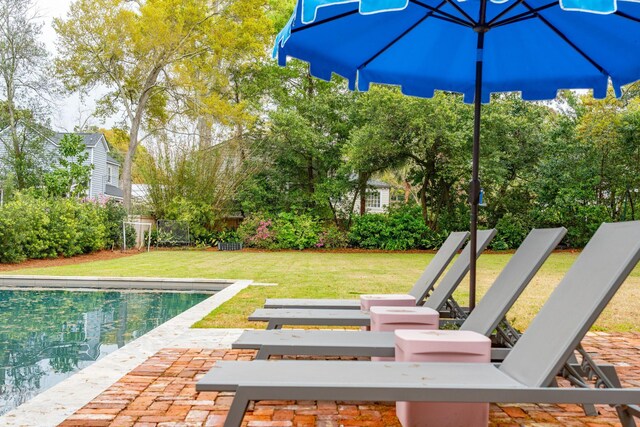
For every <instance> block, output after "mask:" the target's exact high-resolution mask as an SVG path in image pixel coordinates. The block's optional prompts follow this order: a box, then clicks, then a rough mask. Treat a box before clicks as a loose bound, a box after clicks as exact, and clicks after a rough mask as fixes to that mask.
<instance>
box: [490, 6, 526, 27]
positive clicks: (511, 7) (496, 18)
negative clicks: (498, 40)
mask: <svg viewBox="0 0 640 427" xmlns="http://www.w3.org/2000/svg"><path fill="white" fill-rule="evenodd" d="M520 3H522V0H518V1H516V2H514V3H512V4H511V6H509V7H508V8H506V9H505V10H503V11H502V12H500V13H499V14H497V15H496V16H494V17H493V19H491V20H490V21H489V22H487V26H488V27H491V25H492V24H493V23H494V22H496V21H497V20H498V19H500V18H502V17H503V16H504V15H506V14H507V13H509V12H511V11H512V10H513V8H515V7H517V6H518V5H519V4H520Z"/></svg>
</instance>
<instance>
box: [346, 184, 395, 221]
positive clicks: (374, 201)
mask: <svg viewBox="0 0 640 427" xmlns="http://www.w3.org/2000/svg"><path fill="white" fill-rule="evenodd" d="M390 200H391V186H390V185H389V184H387V183H386V182H383V181H378V180H375V179H370V180H369V181H367V192H366V193H365V212H366V213H383V212H384V211H385V209H386V208H387V207H388V206H389V203H390ZM354 210H356V211H359V210H360V206H359V204H358V203H357V202H356V206H355V207H354Z"/></svg>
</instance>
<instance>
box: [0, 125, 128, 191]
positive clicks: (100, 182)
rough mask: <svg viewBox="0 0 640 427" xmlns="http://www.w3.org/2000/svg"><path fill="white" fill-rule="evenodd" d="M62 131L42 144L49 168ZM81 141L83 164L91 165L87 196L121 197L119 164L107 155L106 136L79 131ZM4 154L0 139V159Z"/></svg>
mask: <svg viewBox="0 0 640 427" xmlns="http://www.w3.org/2000/svg"><path fill="white" fill-rule="evenodd" d="M6 133H7V129H4V130H2V131H0V139H2V137H3V134H6ZM64 135H65V134H64V133H53V134H52V135H51V137H47V138H46V141H47V143H46V144H45V146H44V149H45V153H44V156H45V159H44V163H45V164H46V165H49V168H53V167H54V166H55V165H56V164H57V162H58V160H57V157H58V145H57V144H58V141H60V140H61V139H62V138H63V137H64ZM80 135H81V136H82V138H83V142H84V144H85V146H86V150H87V153H88V158H87V160H86V161H85V162H84V164H90V165H92V166H93V168H92V170H91V177H90V180H89V189H88V194H87V196H89V197H99V196H100V195H104V194H106V195H108V196H111V197H116V198H120V199H121V198H122V191H121V190H120V188H119V187H120V184H119V178H120V176H119V175H120V170H119V169H120V164H119V163H118V162H117V161H116V160H115V159H113V158H112V157H111V156H109V145H108V143H107V140H106V138H105V137H104V135H103V134H101V133H81V134H80ZM4 155H6V150H5V146H4V143H2V141H0V160H1V159H2V157H3V156H4ZM107 163H108V164H109V165H110V166H111V171H112V172H111V175H112V180H111V183H110V184H109V187H107V185H108V181H109V168H108V166H107ZM0 171H2V164H1V163H0Z"/></svg>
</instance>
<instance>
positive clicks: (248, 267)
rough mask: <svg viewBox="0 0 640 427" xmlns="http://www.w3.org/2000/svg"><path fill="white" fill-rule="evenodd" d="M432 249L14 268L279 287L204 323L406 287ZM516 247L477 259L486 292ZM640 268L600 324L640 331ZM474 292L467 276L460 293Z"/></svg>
mask: <svg viewBox="0 0 640 427" xmlns="http://www.w3.org/2000/svg"><path fill="white" fill-rule="evenodd" d="M432 256H433V255H431V254H427V253H417V254H416V253H408V254H404V253H324V252H204V251H159V252H151V253H143V254H140V255H135V256H131V257H125V258H119V259H114V260H108V261H96V262H89V263H81V264H75V265H69V266H62V267H50V268H38V269H35V268H31V269H24V270H15V271H12V272H10V273H9V274H47V275H73V276H83V275H91V276H159V277H202V278H225V279H251V280H254V281H256V282H268V283H278V286H274V287H263V286H251V287H249V288H247V289H246V290H244V291H242V292H241V293H240V294H238V295H237V296H236V297H235V298H233V299H232V300H231V301H230V302H228V303H226V304H224V305H223V306H222V307H220V308H219V309H217V310H215V311H214V312H212V313H211V314H209V315H208V316H207V317H205V318H204V319H202V320H201V321H200V322H198V323H197V324H196V325H195V326H197V327H234V328H235V327H261V326H262V325H261V324H252V323H250V322H248V321H247V320H246V318H247V315H248V314H249V313H251V311H253V310H254V309H255V308H258V307H260V306H262V304H263V303H264V299H265V298H301V297H311V298H320V297H334V298H357V297H358V295H359V294H361V293H389V292H393V293H398V292H404V291H407V290H408V289H409V288H410V287H411V285H412V284H413V282H414V281H415V280H416V278H417V277H418V276H419V275H420V273H421V271H422V269H423V268H424V266H425V265H426V264H427V263H428V262H429V261H430V260H431V258H432ZM576 256H577V254H575V253H570V252H559V253H554V254H553V255H552V256H551V257H550V258H549V260H548V261H547V262H546V264H545V265H544V266H543V267H542V269H541V270H540V272H539V273H538V275H537V276H536V277H535V278H534V280H533V281H532V283H531V284H530V285H529V286H528V288H527V290H526V291H525V293H524V294H523V295H522V296H521V297H520V299H519V300H518V302H517V304H516V305H515V306H514V308H513V309H512V310H511V311H510V312H509V315H508V318H509V319H510V320H512V321H513V322H514V324H515V326H516V327H518V328H525V327H526V325H527V324H528V323H529V321H530V320H531V318H532V317H533V316H534V315H535V313H536V312H537V310H538V308H539V307H540V306H541V305H542V303H543V302H544V300H545V299H546V297H547V296H548V295H549V294H550V292H551V291H552V290H553V287H554V286H555V285H556V284H557V283H558V281H559V280H560V278H561V277H562V275H563V274H564V272H565V271H566V270H567V269H568V268H569V267H570V265H571V263H572V262H573V261H574V260H575V258H576ZM509 257H510V255H509V254H485V255H483V256H482V257H481V258H480V260H479V262H478V279H479V283H478V286H479V293H480V295H482V294H483V293H484V291H485V290H486V288H487V286H488V285H489V284H490V283H491V282H492V281H493V279H495V277H496V276H497V275H498V273H499V271H500V269H501V268H502V267H503V266H504V265H505V264H506V263H507V261H508V259H509ZM639 285H640V267H637V268H636V269H635V270H634V271H633V273H632V275H631V277H630V278H629V279H628V280H627V282H626V283H625V284H624V285H623V287H622V289H621V290H620V291H619V292H618V295H617V296H616V297H615V299H614V300H613V302H612V303H611V304H610V305H609V307H608V308H607V310H606V311H605V313H604V314H603V315H602V316H601V318H600V320H599V321H598V323H597V324H596V327H595V328H596V329H598V330H606V331H640V286H639ZM456 298H457V299H458V301H460V302H463V303H464V302H465V301H466V300H467V298H468V295H467V284H466V282H463V284H462V285H461V290H459V291H458V292H457V293H456Z"/></svg>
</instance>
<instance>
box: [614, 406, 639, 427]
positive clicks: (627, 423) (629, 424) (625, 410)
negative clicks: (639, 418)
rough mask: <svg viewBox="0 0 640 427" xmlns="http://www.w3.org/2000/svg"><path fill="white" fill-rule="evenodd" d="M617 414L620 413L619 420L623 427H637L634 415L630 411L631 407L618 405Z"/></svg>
mask: <svg viewBox="0 0 640 427" xmlns="http://www.w3.org/2000/svg"><path fill="white" fill-rule="evenodd" d="M616 412H617V413H618V418H619V419H620V424H622V427H636V421H635V420H634V419H633V414H632V412H631V411H630V410H629V407H627V406H625V405H617V406H616Z"/></svg>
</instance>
